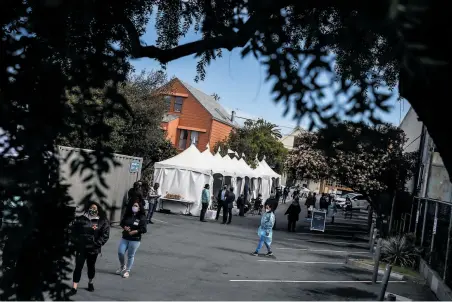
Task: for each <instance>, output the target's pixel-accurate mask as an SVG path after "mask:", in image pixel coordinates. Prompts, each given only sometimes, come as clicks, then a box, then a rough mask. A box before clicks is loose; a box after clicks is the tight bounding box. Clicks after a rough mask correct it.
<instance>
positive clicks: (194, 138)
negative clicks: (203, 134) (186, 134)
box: [190, 131, 199, 146]
mask: <svg viewBox="0 0 452 302" xmlns="http://www.w3.org/2000/svg"><path fill="white" fill-rule="evenodd" d="M198 140H199V132H198V131H192V132H191V134H190V145H195V146H198Z"/></svg>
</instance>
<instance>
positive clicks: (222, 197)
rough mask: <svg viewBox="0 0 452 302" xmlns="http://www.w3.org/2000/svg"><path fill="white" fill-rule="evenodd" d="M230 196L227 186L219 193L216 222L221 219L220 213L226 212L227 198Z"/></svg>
mask: <svg viewBox="0 0 452 302" xmlns="http://www.w3.org/2000/svg"><path fill="white" fill-rule="evenodd" d="M227 195H228V187H227V186H226V185H224V186H223V190H221V191H220V192H218V197H217V215H216V216H215V220H218V218H219V217H220V212H221V211H223V212H225V209H224V206H225V201H226V196H227Z"/></svg>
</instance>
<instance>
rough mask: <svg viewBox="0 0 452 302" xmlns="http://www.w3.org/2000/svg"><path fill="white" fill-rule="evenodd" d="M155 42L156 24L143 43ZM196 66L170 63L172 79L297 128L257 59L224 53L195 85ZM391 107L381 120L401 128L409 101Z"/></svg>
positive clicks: (151, 63)
mask: <svg viewBox="0 0 452 302" xmlns="http://www.w3.org/2000/svg"><path fill="white" fill-rule="evenodd" d="M197 39H198V36H197V35H196V34H195V33H194V32H190V33H189V34H188V35H187V36H186V37H185V38H184V39H183V40H181V42H180V43H186V42H191V41H194V40H197ZM155 40H156V34H155V29H154V24H153V22H150V24H149V25H148V28H147V32H146V34H145V35H144V36H143V37H142V41H143V43H145V44H147V45H152V44H154V43H155ZM196 63H197V58H195V57H194V56H189V57H184V58H181V59H178V60H175V61H173V62H170V63H169V64H168V66H167V73H168V76H169V77H171V76H176V77H178V78H179V79H181V80H182V81H185V82H187V83H189V84H191V85H193V86H194V87H196V88H198V89H200V90H202V91H203V92H204V93H206V94H209V95H211V94H213V93H216V94H218V95H219V96H220V98H221V99H220V103H221V104H222V105H223V107H225V109H227V110H228V111H230V110H235V111H237V116H242V117H246V118H257V117H262V118H264V119H266V120H268V121H271V122H273V123H275V124H277V125H280V126H284V127H281V130H282V132H283V133H288V132H290V129H289V127H294V126H296V122H295V121H293V120H292V118H291V114H290V113H289V114H288V115H287V116H286V117H283V112H284V106H282V104H280V105H277V104H275V103H274V101H273V98H272V95H271V88H272V83H270V82H265V77H266V73H265V70H264V68H263V66H261V65H260V64H259V62H258V61H257V60H256V59H255V58H254V57H253V56H248V57H247V58H245V59H242V58H241V56H240V49H234V50H233V51H232V52H229V51H227V50H223V57H222V58H219V59H217V60H215V61H213V62H212V63H211V65H210V66H209V67H208V68H207V76H206V79H205V80H204V81H199V82H198V83H196V82H195V81H194V78H195V76H196ZM133 65H134V66H135V69H136V70H137V71H141V70H142V69H146V70H152V69H159V68H160V65H159V64H158V63H157V61H155V60H152V59H146V58H144V59H139V60H134V61H133ZM390 103H391V104H392V106H393V108H392V110H391V111H390V113H389V114H388V113H381V114H380V117H381V119H382V120H383V121H385V122H390V123H393V124H395V125H399V123H400V120H401V118H403V116H404V115H405V113H406V112H407V111H408V108H409V105H408V103H407V102H406V101H401V102H399V101H397V100H396V98H393V99H391V101H390ZM301 126H304V125H303V124H302V125H301ZM286 127H287V128H286Z"/></svg>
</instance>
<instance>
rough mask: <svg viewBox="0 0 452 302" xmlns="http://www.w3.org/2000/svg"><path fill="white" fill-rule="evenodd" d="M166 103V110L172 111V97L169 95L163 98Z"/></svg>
mask: <svg viewBox="0 0 452 302" xmlns="http://www.w3.org/2000/svg"><path fill="white" fill-rule="evenodd" d="M163 100H164V102H165V108H166V110H167V111H170V110H171V96H169V95H165V96H164V98H163Z"/></svg>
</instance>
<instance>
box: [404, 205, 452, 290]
mask: <svg viewBox="0 0 452 302" xmlns="http://www.w3.org/2000/svg"><path fill="white" fill-rule="evenodd" d="M402 217H403V218H402V221H403V222H404V223H402V225H404V227H401V228H399V229H398V233H407V232H409V233H413V234H414V236H415V238H416V244H417V245H418V246H419V247H422V258H423V259H424V260H425V261H426V262H427V263H428V264H429V265H430V267H431V268H432V269H434V270H435V271H436V272H437V273H438V275H439V276H440V277H441V278H443V280H444V281H445V283H446V284H447V285H448V286H449V287H452V254H451V253H452V240H451V235H452V234H451V230H452V203H450V202H444V201H440V200H436V199H430V198H419V197H415V198H414V200H413V205H412V208H411V213H405V215H402ZM407 221H409V223H407Z"/></svg>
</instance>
